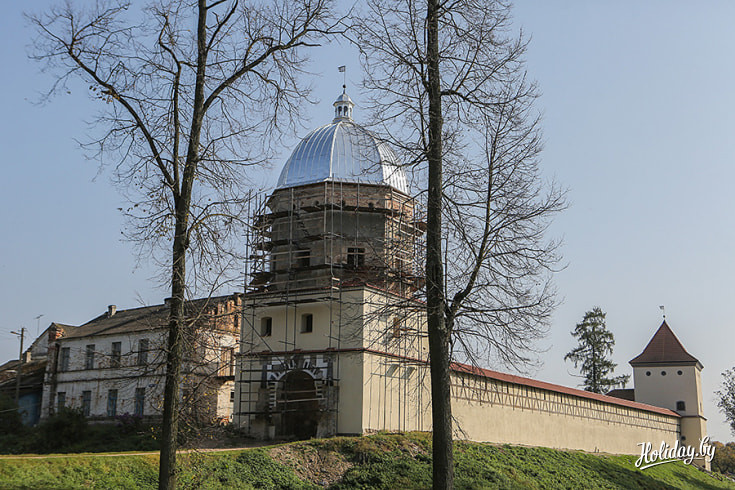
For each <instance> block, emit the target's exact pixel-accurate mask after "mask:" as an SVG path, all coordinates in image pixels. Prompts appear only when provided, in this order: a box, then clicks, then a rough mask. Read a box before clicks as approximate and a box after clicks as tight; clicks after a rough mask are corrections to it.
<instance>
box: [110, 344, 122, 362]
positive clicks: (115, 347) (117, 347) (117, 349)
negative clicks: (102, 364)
mask: <svg viewBox="0 0 735 490" xmlns="http://www.w3.org/2000/svg"><path fill="white" fill-rule="evenodd" d="M121 354H122V342H113V343H112V351H111V353H110V367H120V357H121Z"/></svg>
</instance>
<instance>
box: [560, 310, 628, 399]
mask: <svg viewBox="0 0 735 490" xmlns="http://www.w3.org/2000/svg"><path fill="white" fill-rule="evenodd" d="M572 336H573V337H575V338H576V339H577V340H578V341H579V345H578V346H577V347H575V348H574V349H572V350H571V351H570V352H568V353H567V355H565V356H564V360H565V361H566V360H569V361H572V362H573V363H574V367H575V368H577V367H579V368H580V371H581V373H582V375H583V376H584V384H583V385H582V386H583V387H584V389H585V390H587V391H591V392H593V393H605V392H607V391H608V390H609V389H610V388H614V387H616V386H621V387H623V388H624V387H625V385H626V383H627V382H628V380H629V379H630V376H629V375H622V376H612V373H613V371H614V370H615V367H616V366H617V364H615V363H614V362H612V360H610V359H609V357H608V356H609V355H610V354H612V351H613V346H614V345H615V338H614V337H613V334H612V332H611V331H609V330H608V329H607V327H606V326H605V313H604V312H603V311H602V310H601V309H600V308H599V307H595V308H593V309H592V311H588V312H587V313H585V314H584V319H583V320H582V322H581V323H578V324H577V326H576V328H575V329H574V331H573V332H572ZM580 365H581V367H580Z"/></svg>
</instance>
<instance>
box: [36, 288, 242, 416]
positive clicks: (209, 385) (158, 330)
mask: <svg viewBox="0 0 735 490" xmlns="http://www.w3.org/2000/svg"><path fill="white" fill-rule="evenodd" d="M240 307H241V296H240V295H239V294H236V295H232V296H224V297H217V298H210V299H202V300H195V301H189V302H187V305H186V309H187V316H188V317H189V318H190V321H191V324H192V325H193V327H192V328H191V329H190V330H189V331H190V333H189V334H188V335H186V337H185V339H186V340H185V342H186V346H185V360H184V366H183V372H184V378H183V380H182V393H181V395H182V400H183V401H184V404H183V405H182V410H183V411H184V412H185V413H189V414H191V415H192V416H194V417H196V418H198V419H199V420H202V421H207V422H211V421H229V420H230V418H231V415H232V399H233V390H234V352H235V349H236V345H237V341H238V338H239V322H240V316H239V311H240ZM168 314H169V306H168V304H163V305H156V306H147V307H142V308H133V309H127V310H117V308H116V307H115V306H110V307H108V311H107V312H106V313H104V314H103V315H100V316H99V317H97V318H95V319H93V320H91V321H89V322H87V323H85V324H83V325H81V326H78V327H73V326H68V325H60V324H52V326H51V329H50V330H49V342H48V361H47V367H46V377H45V380H44V389H43V407H42V417H47V416H49V415H50V414H52V413H54V412H55V411H57V410H58V409H59V408H60V407H71V408H79V409H81V410H82V412H83V413H84V415H86V416H88V417H91V418H94V419H110V418H114V417H117V416H120V415H123V414H126V413H127V414H130V415H134V416H138V417H144V418H148V419H155V418H156V417H159V416H160V415H161V413H162V409H163V408H162V407H163V388H164V384H165V380H164V367H165V356H164V352H165V350H164V347H165V344H166V339H167V324H168Z"/></svg>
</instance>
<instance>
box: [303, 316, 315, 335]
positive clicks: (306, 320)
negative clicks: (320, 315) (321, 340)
mask: <svg viewBox="0 0 735 490" xmlns="http://www.w3.org/2000/svg"><path fill="white" fill-rule="evenodd" d="M313 330H314V315H312V314H311V313H306V314H304V315H301V333H311V332H312V331H313Z"/></svg>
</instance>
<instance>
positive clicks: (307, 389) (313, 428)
mask: <svg viewBox="0 0 735 490" xmlns="http://www.w3.org/2000/svg"><path fill="white" fill-rule="evenodd" d="M280 384H281V389H280V392H279V393H278V405H277V411H278V413H279V414H280V415H281V423H280V427H279V430H278V434H279V435H280V436H282V437H295V438H297V439H309V438H311V437H316V433H317V427H318V425H319V400H318V399H317V394H316V384H315V383H314V379H313V378H312V377H311V376H309V375H308V374H307V373H306V372H304V371H291V372H290V373H288V374H286V375H285V376H284V377H283V378H282V380H281V383H280Z"/></svg>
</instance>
